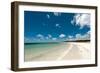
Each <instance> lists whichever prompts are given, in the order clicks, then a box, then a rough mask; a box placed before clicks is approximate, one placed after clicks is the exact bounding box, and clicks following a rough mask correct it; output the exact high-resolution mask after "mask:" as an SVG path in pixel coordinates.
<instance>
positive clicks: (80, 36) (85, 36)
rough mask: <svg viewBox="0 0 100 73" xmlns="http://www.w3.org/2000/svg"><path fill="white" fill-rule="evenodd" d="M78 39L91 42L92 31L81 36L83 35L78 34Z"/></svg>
mask: <svg viewBox="0 0 100 73" xmlns="http://www.w3.org/2000/svg"><path fill="white" fill-rule="evenodd" d="M75 37H76V39H77V40H90V31H88V32H87V33H86V34H84V35H81V34H76V36H75Z"/></svg>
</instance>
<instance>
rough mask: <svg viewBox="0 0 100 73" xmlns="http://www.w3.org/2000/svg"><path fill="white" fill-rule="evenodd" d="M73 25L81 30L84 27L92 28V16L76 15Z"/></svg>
mask: <svg viewBox="0 0 100 73" xmlns="http://www.w3.org/2000/svg"><path fill="white" fill-rule="evenodd" d="M71 23H72V24H75V25H76V26H80V29H82V28H83V27H84V26H87V27H90V14H81V13H79V14H76V15H75V16H74V17H73V20H72V21H71Z"/></svg>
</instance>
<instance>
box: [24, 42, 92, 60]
mask: <svg viewBox="0 0 100 73" xmlns="http://www.w3.org/2000/svg"><path fill="white" fill-rule="evenodd" d="M90 49H91V48H90V42H67V43H66V42H64V43H62V44H61V45H57V46H56V47H54V48H52V49H49V50H48V49H47V50H45V51H41V53H37V54H35V55H34V54H32V53H30V54H27V55H26V56H25V61H46V60H47V61H50V60H78V59H90V58H91V57H90V54H91V52H90Z"/></svg>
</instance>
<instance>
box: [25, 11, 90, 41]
mask: <svg viewBox="0 0 100 73" xmlns="http://www.w3.org/2000/svg"><path fill="white" fill-rule="evenodd" d="M77 39H85V40H86V39H90V14H88V13H87V14H86V13H85V14H84V13H62V12H39V11H24V41H25V43H34V42H57V41H66V40H77Z"/></svg>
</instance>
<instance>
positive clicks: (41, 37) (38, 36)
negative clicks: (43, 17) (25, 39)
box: [36, 34, 44, 39]
mask: <svg viewBox="0 0 100 73" xmlns="http://www.w3.org/2000/svg"><path fill="white" fill-rule="evenodd" d="M36 37H37V38H39V39H43V38H44V36H43V35H42V34H38V35H37V36H36Z"/></svg>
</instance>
